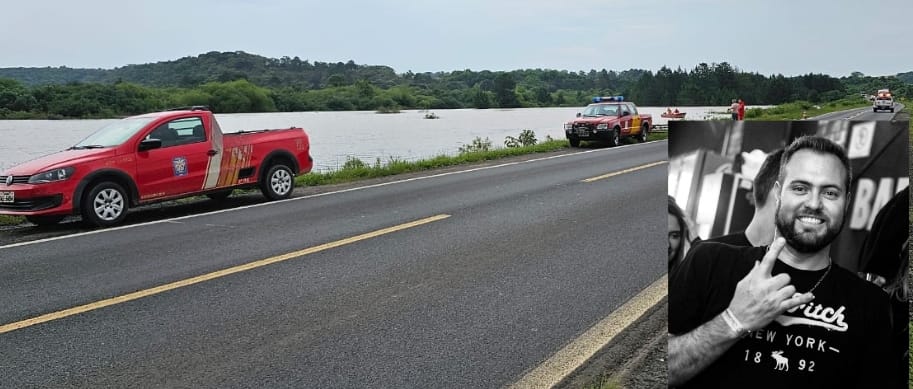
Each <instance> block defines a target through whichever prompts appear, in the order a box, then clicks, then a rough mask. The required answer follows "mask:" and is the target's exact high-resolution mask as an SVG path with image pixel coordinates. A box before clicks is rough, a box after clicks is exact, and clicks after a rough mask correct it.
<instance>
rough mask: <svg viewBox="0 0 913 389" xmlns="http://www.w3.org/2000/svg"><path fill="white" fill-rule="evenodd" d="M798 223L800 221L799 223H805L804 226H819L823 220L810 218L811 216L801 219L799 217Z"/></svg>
mask: <svg viewBox="0 0 913 389" xmlns="http://www.w3.org/2000/svg"><path fill="white" fill-rule="evenodd" d="M799 221H801V222H803V223H806V224H821V223H824V220H823V219H819V218H816V217H811V216H803V217H800V218H799Z"/></svg>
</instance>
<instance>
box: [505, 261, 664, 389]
mask: <svg viewBox="0 0 913 389" xmlns="http://www.w3.org/2000/svg"><path fill="white" fill-rule="evenodd" d="M668 279H669V277H668V274H664V275H663V276H662V277H660V278H659V279H658V280H656V281H654V282H653V283H652V284H650V286H648V287H647V288H646V289H644V290H642V291H641V292H640V293H638V294H637V295H636V296H634V297H633V298H631V299H630V300H628V301H627V302H626V303H624V304H622V306H621V307H619V308H618V309H616V310H615V311H614V312H612V313H610V314H609V316H606V317H605V318H604V319H602V320H600V321H599V322H598V323H596V325H594V326H592V327H590V329H588V330H587V331H586V332H584V333H583V334H582V335H580V336H579V337H578V338H577V339H575V340H573V341H572V342H571V343H570V344H568V345H567V346H565V347H564V348H562V349H561V350H559V351H558V352H557V353H555V354H554V355H552V356H551V357H550V358H549V359H547V360H545V361H544V362H542V363H541V364H540V365H539V366H537V367H536V368H534V369H533V370H531V371H529V372H528V373H526V374H525V375H524V376H523V377H522V378H521V379H520V380H519V381H517V382H515V383H513V384H511V385H509V386H507V387H508V388H510V389H533V388H535V389H546V388H551V387H553V386H555V385H557V384H558V383H559V382H561V380H563V379H564V378H565V377H567V376H568V375H570V374H571V373H573V372H574V370H577V368H578V367H580V366H581V365H583V364H584V363H585V362H586V361H587V360H588V359H590V358H591V357H592V356H593V355H594V354H596V352H598V351H599V350H600V349H602V348H603V347H604V346H605V345H607V344H609V342H611V341H612V339H614V338H615V336H617V335H618V334H619V333H621V331H624V329H625V328H627V327H628V326H630V325H631V323H633V322H634V321H636V320H637V319H639V318H640V317H641V316H643V314H644V313H646V312H647V311H648V310H649V309H650V308H652V307H653V306H655V305H656V304H658V303H659V302H660V301H661V300H662V299H663V298H664V297H666V294H667V293H668V285H667V281H668Z"/></svg>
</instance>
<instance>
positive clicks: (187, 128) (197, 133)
mask: <svg viewBox="0 0 913 389" xmlns="http://www.w3.org/2000/svg"><path fill="white" fill-rule="evenodd" d="M168 126H169V127H170V128H171V129H172V131H173V132H174V135H173V136H174V140H173V141H172V142H170V143H168V144H167V146H181V145H186V144H191V143H198V142H203V141H205V140H206V132H205V131H204V128H203V120H202V119H200V118H199V117H189V118H183V119H176V120H172V121H170V122H168ZM167 146H166V143H165V141H164V140H163V141H162V147H167Z"/></svg>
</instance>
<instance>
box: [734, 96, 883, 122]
mask: <svg viewBox="0 0 913 389" xmlns="http://www.w3.org/2000/svg"><path fill="white" fill-rule="evenodd" d="M871 104H872V103H870V102H867V101H864V100H862V99H860V98H858V97H855V98H845V99H841V100H837V101H831V102H829V103H822V104H820V105H818V104H814V103H810V102H807V101H796V102H792V103H786V104H780V105H778V106H776V107H773V108H766V109H764V108H751V109H749V110H748V111H746V112H745V120H801V119H802V116H803V113H805V115H806V117H813V116H818V115H824V114H826V113H831V112H837V111H843V110H847V109H853V108H862V107H868V106H870V105H871Z"/></svg>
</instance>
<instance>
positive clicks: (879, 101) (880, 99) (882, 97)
mask: <svg viewBox="0 0 913 389" xmlns="http://www.w3.org/2000/svg"><path fill="white" fill-rule="evenodd" d="M878 111H891V112H894V96H893V95H892V94H891V91H890V90H888V89H879V90H878V93H876V94H875V100H873V101H872V112H878Z"/></svg>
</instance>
